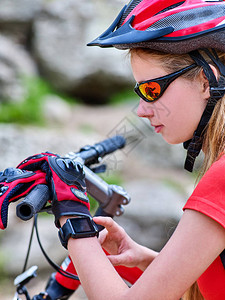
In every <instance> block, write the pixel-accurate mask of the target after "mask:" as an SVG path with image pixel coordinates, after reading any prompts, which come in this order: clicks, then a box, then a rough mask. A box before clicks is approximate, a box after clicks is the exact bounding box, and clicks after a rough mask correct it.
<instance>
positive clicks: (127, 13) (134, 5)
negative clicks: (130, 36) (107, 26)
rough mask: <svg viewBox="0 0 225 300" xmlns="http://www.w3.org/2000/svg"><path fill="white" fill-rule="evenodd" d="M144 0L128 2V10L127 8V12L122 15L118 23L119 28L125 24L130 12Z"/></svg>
mask: <svg viewBox="0 0 225 300" xmlns="http://www.w3.org/2000/svg"><path fill="white" fill-rule="evenodd" d="M142 1H143V0H131V1H130V2H129V3H128V5H127V8H126V10H125V12H124V14H123V16H122V18H121V20H120V22H119V23H118V25H117V28H119V27H120V26H121V25H122V24H123V22H124V20H125V19H126V17H127V16H128V15H129V13H130V12H131V11H132V10H133V9H134V8H135V7H136V6H137V5H138V4H139V3H141V2H142Z"/></svg>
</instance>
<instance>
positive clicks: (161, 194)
mask: <svg viewBox="0 0 225 300" xmlns="http://www.w3.org/2000/svg"><path fill="white" fill-rule="evenodd" d="M125 188H126V190H127V191H128V192H129V194H130V196H131V203H129V205H127V206H125V207H124V208H125V213H124V215H123V216H122V217H120V218H117V219H116V220H117V221H118V223H119V224H121V225H122V226H123V227H124V228H125V230H126V231H127V232H128V234H129V235H130V236H131V237H132V238H133V239H134V240H136V241H137V242H138V243H140V244H142V245H145V246H147V247H149V248H152V249H155V250H157V251H159V250H161V248H162V247H163V246H164V244H165V243H166V242H167V240H168V239H169V237H170V236H171V234H172V233H173V231H174V229H175V227H176V225H177V223H178V222H179V220H180V217H181V215H182V207H183V206H184V201H185V195H184V194H181V193H180V192H178V191H176V190H175V189H173V188H171V187H169V186H166V185H165V184H163V183H162V182H161V183H160V182H159V181H155V180H151V181H150V180H149V181H143V180H135V181H132V182H129V183H127V184H125Z"/></svg>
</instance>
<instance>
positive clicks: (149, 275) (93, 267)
mask: <svg viewBox="0 0 225 300" xmlns="http://www.w3.org/2000/svg"><path fill="white" fill-rule="evenodd" d="M62 222H65V219H64V220H62ZM224 245H225V230H224V228H223V227H222V226H221V225H220V224H219V223H217V222H216V221H214V220H212V219H211V218H209V217H207V216H206V215H203V214H201V213H199V212H197V211H193V210H185V212H184V214H183V216H182V218H181V221H180V223H179V224H178V226H177V229H176V230H175V232H174V234H173V236H172V237H171V238H170V240H169V241H168V243H167V244H166V246H165V247H164V248H163V249H162V251H161V252H160V253H159V255H158V256H157V257H156V258H155V259H154V260H153V262H152V263H151V264H150V265H149V266H148V267H147V269H146V270H145V272H144V273H143V275H142V276H141V277H140V279H139V280H138V281H137V282H136V283H135V284H134V285H133V286H132V287H131V288H128V287H127V286H126V284H125V283H124V282H123V280H122V279H121V278H120V277H119V275H118V274H117V272H116V271H115V269H114V268H113V266H112V264H111V263H110V261H109V260H108V259H107V257H106V256H105V254H104V252H103V251H102V248H101V245H100V243H99V242H98V240H97V238H85V239H77V240H75V239H69V242H68V250H69V254H70V256H71V258H72V260H73V262H74V265H75V267H76V270H77V272H78V275H79V277H80V280H81V283H82V286H83V288H84V290H85V292H86V294H87V297H88V299H93V300H97V299H98V300H101V299H102V300H105V299H107V300H114V299H115V300H127V299H132V300H136V299H137V300H139V299H146V300H147V299H151V300H152V299H154V300H175V299H180V297H182V295H183V294H184V292H185V291H186V290H187V289H188V288H189V287H190V286H191V285H192V283H193V282H195V281H196V280H197V279H198V278H199V276H200V275H201V274H202V273H203V272H204V271H205V270H206V269H207V267H208V266H209V265H210V264H211V263H212V262H213V261H214V260H215V258H216V257H217V256H218V255H219V254H220V253H221V252H222V250H223V249H224Z"/></svg>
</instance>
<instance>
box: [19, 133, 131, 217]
mask: <svg viewBox="0 0 225 300" xmlns="http://www.w3.org/2000/svg"><path fill="white" fill-rule="evenodd" d="M125 143H126V141H125V139H124V137H122V136H114V137H112V138H110V139H106V140H104V141H102V142H100V143H97V144H94V145H93V146H85V147H82V148H81V149H80V151H79V152H70V153H69V154H67V155H66V156H67V157H69V158H71V159H72V160H77V159H78V158H80V159H82V161H83V163H84V172H85V180H86V185H87V192H88V194H90V195H91V196H92V197H93V198H94V199H95V200H97V201H98V202H99V203H100V211H101V212H102V214H104V215H109V216H115V215H117V216H119V215H121V214H122V213H123V207H122V205H126V204H128V203H129V202H130V196H129V195H128V194H127V192H126V191H125V190H124V189H122V188H121V187H119V186H116V185H109V184H108V183H106V182H105V181H104V180H103V179H101V178H100V177H99V176H97V175H96V174H95V173H94V172H93V171H92V170H91V169H89V168H88V167H87V166H85V165H88V166H90V165H91V164H94V163H97V162H99V158H102V157H104V156H105V155H107V154H109V153H112V152H114V151H116V150H117V149H121V148H123V147H124V146H125ZM48 200H49V189H48V187H47V186H46V185H38V186H37V187H36V188H34V189H33V190H32V191H31V192H30V193H29V195H27V196H26V198H24V200H23V201H21V202H20V203H19V204H18V205H17V207H16V214H17V216H18V217H19V218H20V219H22V220H24V221H27V220H29V219H31V218H32V217H33V216H34V214H36V213H38V212H40V211H45V210H48V207H47V208H45V205H46V203H47V201H48Z"/></svg>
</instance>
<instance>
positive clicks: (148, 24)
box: [88, 0, 225, 53]
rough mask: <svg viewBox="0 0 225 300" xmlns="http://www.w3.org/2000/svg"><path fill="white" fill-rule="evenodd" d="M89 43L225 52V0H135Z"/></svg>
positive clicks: (177, 51)
mask: <svg viewBox="0 0 225 300" xmlns="http://www.w3.org/2000/svg"><path fill="white" fill-rule="evenodd" d="M88 45H89V46H100V47H116V48H120V49H129V48H137V47H144V48H151V49H155V50H161V51H164V52H170V53H187V52H190V51H192V50H195V49H199V48H212V45H213V48H215V49H219V50H221V51H225V2H224V1H223V0H214V1H212V0H211V1H210V0H186V1H180V0H131V1H130V2H129V4H128V5H126V6H125V7H124V8H123V9H122V10H121V12H120V13H119V15H118V16H117V18H116V19H115V21H114V22H113V24H112V25H111V26H110V27H109V28H108V29H107V30H106V31H105V32H104V33H103V34H101V35H100V36H99V37H98V38H96V39H95V40H93V41H92V42H91V43H89V44H88Z"/></svg>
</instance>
